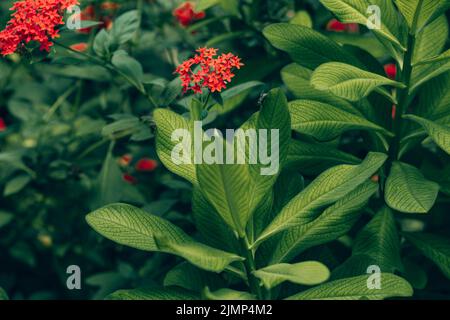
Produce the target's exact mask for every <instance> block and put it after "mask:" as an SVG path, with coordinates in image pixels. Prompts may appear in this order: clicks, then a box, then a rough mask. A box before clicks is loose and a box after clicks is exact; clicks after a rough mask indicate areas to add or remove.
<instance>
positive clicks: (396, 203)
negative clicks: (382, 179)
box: [385, 161, 439, 213]
mask: <svg viewBox="0 0 450 320" xmlns="http://www.w3.org/2000/svg"><path fill="white" fill-rule="evenodd" d="M438 193H439V185H438V184H437V183H435V182H432V181H429V180H427V179H425V177H424V176H423V174H422V173H421V172H420V171H419V169H417V168H416V167H414V166H411V165H409V164H406V163H403V162H399V161H396V162H394V163H393V164H392V169H391V173H390V174H389V177H388V178H387V181H386V191H385V199H386V203H387V204H388V205H389V206H390V207H391V208H392V209H395V210H397V211H400V212H404V213H427V212H429V211H430V210H431V208H432V207H433V205H434V203H435V201H436V199H437V196H438Z"/></svg>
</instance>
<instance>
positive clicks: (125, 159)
mask: <svg viewBox="0 0 450 320" xmlns="http://www.w3.org/2000/svg"><path fill="white" fill-rule="evenodd" d="M131 160H133V157H132V156H131V155H129V154H124V155H123V156H121V157H120V159H119V164H120V165H121V166H122V167H126V166H128V165H129V164H130V162H131Z"/></svg>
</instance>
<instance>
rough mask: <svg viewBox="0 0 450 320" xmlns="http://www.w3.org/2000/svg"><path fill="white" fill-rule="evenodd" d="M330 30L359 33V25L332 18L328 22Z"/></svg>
mask: <svg viewBox="0 0 450 320" xmlns="http://www.w3.org/2000/svg"><path fill="white" fill-rule="evenodd" d="M327 30H328V31H334V32H348V33H358V32H359V26H358V24H357V23H342V22H340V21H339V20H337V19H332V20H330V21H329V22H328V24H327Z"/></svg>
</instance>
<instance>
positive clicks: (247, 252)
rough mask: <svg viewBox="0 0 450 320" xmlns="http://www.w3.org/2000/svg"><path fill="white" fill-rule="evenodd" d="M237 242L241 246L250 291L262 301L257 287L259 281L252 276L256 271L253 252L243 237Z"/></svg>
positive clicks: (261, 294) (259, 288)
mask: <svg viewBox="0 0 450 320" xmlns="http://www.w3.org/2000/svg"><path fill="white" fill-rule="evenodd" d="M239 242H240V245H241V250H242V254H243V255H244V258H245V261H244V266H245V271H246V273H247V278H248V285H249V287H250V290H251V292H252V293H253V294H254V295H256V296H257V297H258V299H263V293H262V289H261V286H260V285H259V280H258V279H257V278H256V277H255V276H254V275H253V272H254V271H256V263H255V258H254V256H253V251H252V250H251V249H250V246H249V243H248V239H247V237H246V236H244V238H239Z"/></svg>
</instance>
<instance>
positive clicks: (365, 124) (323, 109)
mask: <svg viewBox="0 0 450 320" xmlns="http://www.w3.org/2000/svg"><path fill="white" fill-rule="evenodd" d="M289 111H290V113H291V117H292V129H293V130H294V131H297V132H300V133H304V134H308V135H311V136H313V137H314V138H316V139H318V140H320V141H329V140H332V139H334V138H337V137H338V136H339V135H341V134H342V133H344V132H346V131H350V130H369V131H377V132H382V133H384V134H386V135H388V136H392V133H390V132H389V131H387V130H386V129H384V128H383V127H380V126H378V125H376V124H375V123H372V122H370V121H368V120H366V119H365V118H363V117H362V116H359V115H355V114H353V113H349V112H347V111H343V110H341V109H339V108H338V107H335V106H333V105H330V104H325V103H322V102H317V101H310V100H295V101H292V102H290V103H289Z"/></svg>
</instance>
